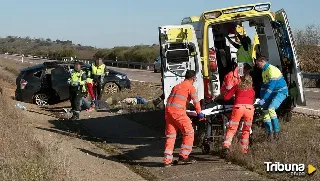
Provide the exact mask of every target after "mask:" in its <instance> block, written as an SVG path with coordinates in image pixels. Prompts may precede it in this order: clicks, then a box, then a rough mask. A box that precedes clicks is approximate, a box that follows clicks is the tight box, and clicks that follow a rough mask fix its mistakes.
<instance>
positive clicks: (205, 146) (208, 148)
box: [201, 144, 211, 154]
mask: <svg viewBox="0 0 320 181" xmlns="http://www.w3.org/2000/svg"><path fill="white" fill-rule="evenodd" d="M201 149H202V153H203V154H209V153H210V151H211V146H210V144H203V145H202V147H201Z"/></svg>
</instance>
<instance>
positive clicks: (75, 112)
mask: <svg viewBox="0 0 320 181" xmlns="http://www.w3.org/2000/svg"><path fill="white" fill-rule="evenodd" d="M79 117H80V112H79V111H74V112H73V115H72V117H71V120H73V121H75V120H79Z"/></svg>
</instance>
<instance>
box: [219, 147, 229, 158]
mask: <svg viewBox="0 0 320 181" xmlns="http://www.w3.org/2000/svg"><path fill="white" fill-rule="evenodd" d="M229 152H230V150H229V148H226V147H223V148H222V151H221V157H222V158H223V159H225V158H226V157H227V156H228V154H229Z"/></svg>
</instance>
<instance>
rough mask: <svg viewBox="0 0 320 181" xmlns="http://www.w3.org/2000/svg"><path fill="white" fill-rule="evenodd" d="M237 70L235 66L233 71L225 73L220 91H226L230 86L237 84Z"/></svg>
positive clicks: (238, 79)
mask: <svg viewBox="0 0 320 181" xmlns="http://www.w3.org/2000/svg"><path fill="white" fill-rule="evenodd" d="M238 71H239V68H238V67H236V68H235V70H234V71H231V72H229V73H228V74H227V75H225V77H224V79H223V83H222V86H221V89H220V92H221V93H225V92H226V91H228V90H230V89H231V88H232V87H234V86H236V85H238V84H239V82H240V76H239V72H238Z"/></svg>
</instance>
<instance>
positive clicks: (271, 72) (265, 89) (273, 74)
mask: <svg viewBox="0 0 320 181" xmlns="http://www.w3.org/2000/svg"><path fill="white" fill-rule="evenodd" d="M262 70H263V71H262V79H263V80H262V81H263V85H262V86H261V91H260V97H261V99H264V100H267V99H268V98H269V96H270V95H271V93H282V94H284V95H288V86H287V83H286V81H285V80H284V77H283V75H282V73H281V71H280V70H279V69H278V68H277V67H275V66H273V65H271V64H269V63H268V62H267V63H266V64H265V65H264V66H263V68H262Z"/></svg>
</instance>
